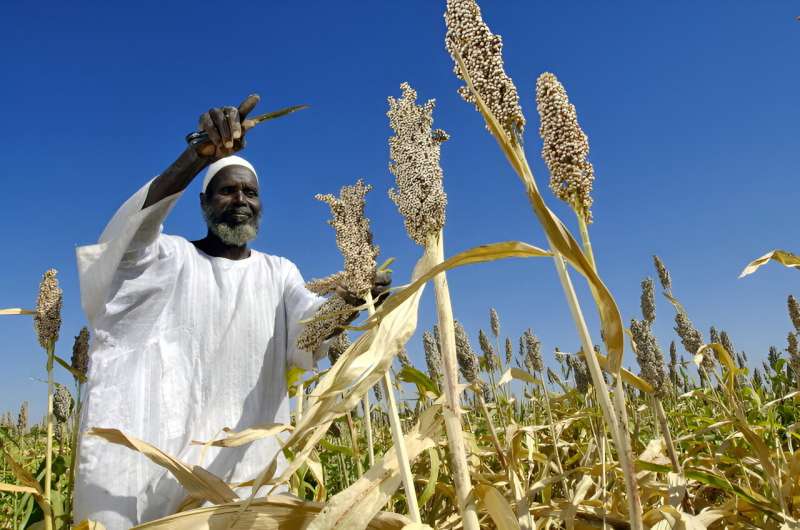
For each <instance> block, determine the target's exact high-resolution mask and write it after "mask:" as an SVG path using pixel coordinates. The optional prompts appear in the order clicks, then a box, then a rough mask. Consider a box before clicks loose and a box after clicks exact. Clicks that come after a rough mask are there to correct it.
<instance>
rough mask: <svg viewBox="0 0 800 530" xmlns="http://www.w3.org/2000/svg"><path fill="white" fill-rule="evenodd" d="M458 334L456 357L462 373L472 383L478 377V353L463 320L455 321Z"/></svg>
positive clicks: (456, 333)
mask: <svg viewBox="0 0 800 530" xmlns="http://www.w3.org/2000/svg"><path fill="white" fill-rule="evenodd" d="M454 324H455V326H454V327H455V335H456V358H457V359H458V367H459V369H460V371H461V375H462V376H463V377H464V379H466V380H467V381H468V382H470V383H474V382H475V381H476V380H477V379H478V355H477V354H476V353H475V350H473V349H472V345H471V344H470V343H469V337H468V336H467V331H466V330H465V329H464V326H462V325H461V322H459V321H458V320H456V321H454Z"/></svg>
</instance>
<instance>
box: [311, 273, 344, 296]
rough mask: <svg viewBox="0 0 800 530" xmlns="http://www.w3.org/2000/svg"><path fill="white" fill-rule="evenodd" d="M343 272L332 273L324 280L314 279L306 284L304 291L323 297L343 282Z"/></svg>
mask: <svg viewBox="0 0 800 530" xmlns="http://www.w3.org/2000/svg"><path fill="white" fill-rule="evenodd" d="M344 278H345V273H344V271H339V272H334V273H333V274H331V275H330V276H326V277H324V278H315V279H313V280H310V281H308V282H306V289H308V290H309V291H311V292H312V293H314V294H318V295H320V296H324V295H326V294H330V293H333V292H335V291H336V287H338V286H339V284H340V283H342V282H343V281H344Z"/></svg>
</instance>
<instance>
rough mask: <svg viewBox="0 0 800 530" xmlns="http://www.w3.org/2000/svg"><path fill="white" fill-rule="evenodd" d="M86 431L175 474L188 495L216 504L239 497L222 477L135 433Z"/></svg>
mask: <svg viewBox="0 0 800 530" xmlns="http://www.w3.org/2000/svg"><path fill="white" fill-rule="evenodd" d="M87 434H89V435H92V436H98V437H100V438H103V439H104V440H106V441H109V442H111V443H113V444H117V445H122V446H123V447H127V448H128V449H131V450H133V451H137V452H139V453H142V454H143V455H144V456H146V457H147V458H149V459H150V460H151V461H152V462H153V463H155V464H158V465H159V466H161V467H163V468H165V469H166V470H167V471H169V472H170V473H172V475H173V476H174V477H175V479H176V480H177V481H178V482H180V484H181V485H182V486H183V487H184V488H186V491H188V492H189V495H191V496H192V497H195V498H198V499H206V500H208V501H211V502H213V503H214V504H222V503H226V502H232V501H235V500H236V499H237V498H238V497H237V496H236V494H235V493H234V492H233V490H232V489H231V488H230V487H229V486H228V485H227V484H226V483H225V482H224V481H223V480H222V479H221V478H219V477H217V476H216V475H214V474H212V473H210V472H209V471H207V470H205V469H203V468H202V467H200V466H194V465H188V464H184V463H183V462H181V461H180V460H178V459H176V458H174V457H172V456H170V455H168V454H166V453H165V452H163V451H162V450H161V449H158V448H157V447H155V446H153V445H150V444H149V443H147V442H143V441H142V440H139V439H137V438H134V437H132V436H127V435H125V434H124V433H123V432H122V431H120V430H118V429H103V428H97V427H95V428H93V429H89V431H88V432H87Z"/></svg>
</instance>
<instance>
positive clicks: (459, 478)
mask: <svg viewBox="0 0 800 530" xmlns="http://www.w3.org/2000/svg"><path fill="white" fill-rule="evenodd" d="M425 252H426V253H427V254H428V255H429V256H431V257H432V258H433V264H434V265H436V264H439V263H441V262H443V261H444V241H443V234H442V231H441V230H440V231H439V233H438V234H431V235H430V236H429V237H428V241H427V243H426V245H425ZM433 286H434V291H435V294H436V313H437V316H438V321H439V333H440V335H441V344H440V345H439V346H440V348H441V352H442V370H443V372H444V374H443V375H444V377H443V379H444V391H445V403H444V407H443V412H444V424H445V430H446V432H447V443H448V446H449V448H450V459H451V467H452V470H453V484H454V486H455V490H456V497H457V498H458V504H459V508H460V510H461V516H462V520H463V525H464V530H479V528H480V526H479V524H478V511H477V508H476V506H475V501H474V498H473V496H472V481H471V480H470V476H469V466H468V464H467V451H466V447H465V444H464V433H463V431H462V430H461V402H460V399H459V390H458V365H457V361H456V337H455V328H454V325H453V307H452V305H451V302H450V290H449V288H448V286H447V276H446V275H445V273H444V272H441V273H439V274H437V275H436V276H435V277H434V279H433Z"/></svg>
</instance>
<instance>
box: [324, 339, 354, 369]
mask: <svg viewBox="0 0 800 530" xmlns="http://www.w3.org/2000/svg"><path fill="white" fill-rule="evenodd" d="M349 347H350V337H348V336H347V333H344V332H343V333H339V334H338V335H336V337H334V339H333V340H332V341H331V345H330V346H329V347H328V360H329V361H330V362H331V365H334V364H336V361H338V360H339V357H341V356H342V354H343V353H344V352H345V351H346V350H347V348H349Z"/></svg>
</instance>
